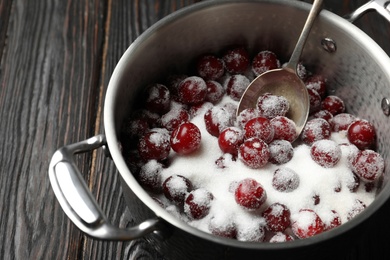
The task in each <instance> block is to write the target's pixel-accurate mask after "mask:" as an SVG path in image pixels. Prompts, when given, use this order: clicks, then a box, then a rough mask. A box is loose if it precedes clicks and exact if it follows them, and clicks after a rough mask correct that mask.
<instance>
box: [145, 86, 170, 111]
mask: <svg viewBox="0 0 390 260" xmlns="http://www.w3.org/2000/svg"><path fill="white" fill-rule="evenodd" d="M170 97H171V96H170V92H169V90H168V88H167V87H166V86H164V85H162V84H153V85H150V86H148V87H147V88H146V90H145V107H146V109H148V110H149V111H151V112H154V113H158V114H164V113H165V112H167V111H168V110H169V106H170V102H171V98H170Z"/></svg>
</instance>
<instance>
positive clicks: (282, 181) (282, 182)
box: [272, 167, 300, 192]
mask: <svg viewBox="0 0 390 260" xmlns="http://www.w3.org/2000/svg"><path fill="white" fill-rule="evenodd" d="M299 182H300V180H299V175H298V174H297V173H296V172H295V171H294V170H292V169H290V168H287V167H281V168H278V169H276V170H275V172H274V174H273V177H272V187H274V188H275V190H277V191H280V192H292V191H293V190H295V189H297V188H298V187H299Z"/></svg>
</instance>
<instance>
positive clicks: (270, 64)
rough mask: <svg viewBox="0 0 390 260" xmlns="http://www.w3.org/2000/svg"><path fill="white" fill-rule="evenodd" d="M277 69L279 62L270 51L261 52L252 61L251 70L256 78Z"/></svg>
mask: <svg viewBox="0 0 390 260" xmlns="http://www.w3.org/2000/svg"><path fill="white" fill-rule="evenodd" d="M277 68H280V61H279V60H278V58H277V56H276V54H275V53H273V52H272V51H261V52H259V53H258V54H257V55H256V56H255V57H254V58H253V60H252V70H253V72H254V73H255V75H256V76H258V75H260V74H263V73H264V72H266V71H268V70H273V69H277Z"/></svg>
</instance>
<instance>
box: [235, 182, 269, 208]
mask: <svg viewBox="0 0 390 260" xmlns="http://www.w3.org/2000/svg"><path fill="white" fill-rule="evenodd" d="M234 197H235V199H236V202H237V204H238V205H240V206H242V207H244V208H245V209H248V210H255V209H259V208H260V207H261V206H262V205H263V203H264V202H265V201H266V199H267V194H266V192H265V190H264V188H263V186H262V185H261V184H260V183H258V182H257V181H256V180H254V179H250V178H247V179H243V180H241V181H240V182H239V183H238V185H237V188H236V190H235V192H234Z"/></svg>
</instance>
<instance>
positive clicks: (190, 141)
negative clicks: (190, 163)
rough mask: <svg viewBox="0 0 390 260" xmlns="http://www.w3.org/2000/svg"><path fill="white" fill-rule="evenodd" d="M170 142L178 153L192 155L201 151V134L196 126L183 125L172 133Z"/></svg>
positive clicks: (189, 123)
mask: <svg viewBox="0 0 390 260" xmlns="http://www.w3.org/2000/svg"><path fill="white" fill-rule="evenodd" d="M170 141H171V147H172V149H173V150H174V151H175V152H176V153H178V154H190V153H192V152H194V151H196V150H198V149H199V147H200V142H201V133H200V130H199V128H198V127H197V126H196V125H195V124H193V123H191V122H187V123H183V124H181V125H180V126H179V127H177V128H176V129H175V130H174V131H173V132H172V134H171V139H170Z"/></svg>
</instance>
